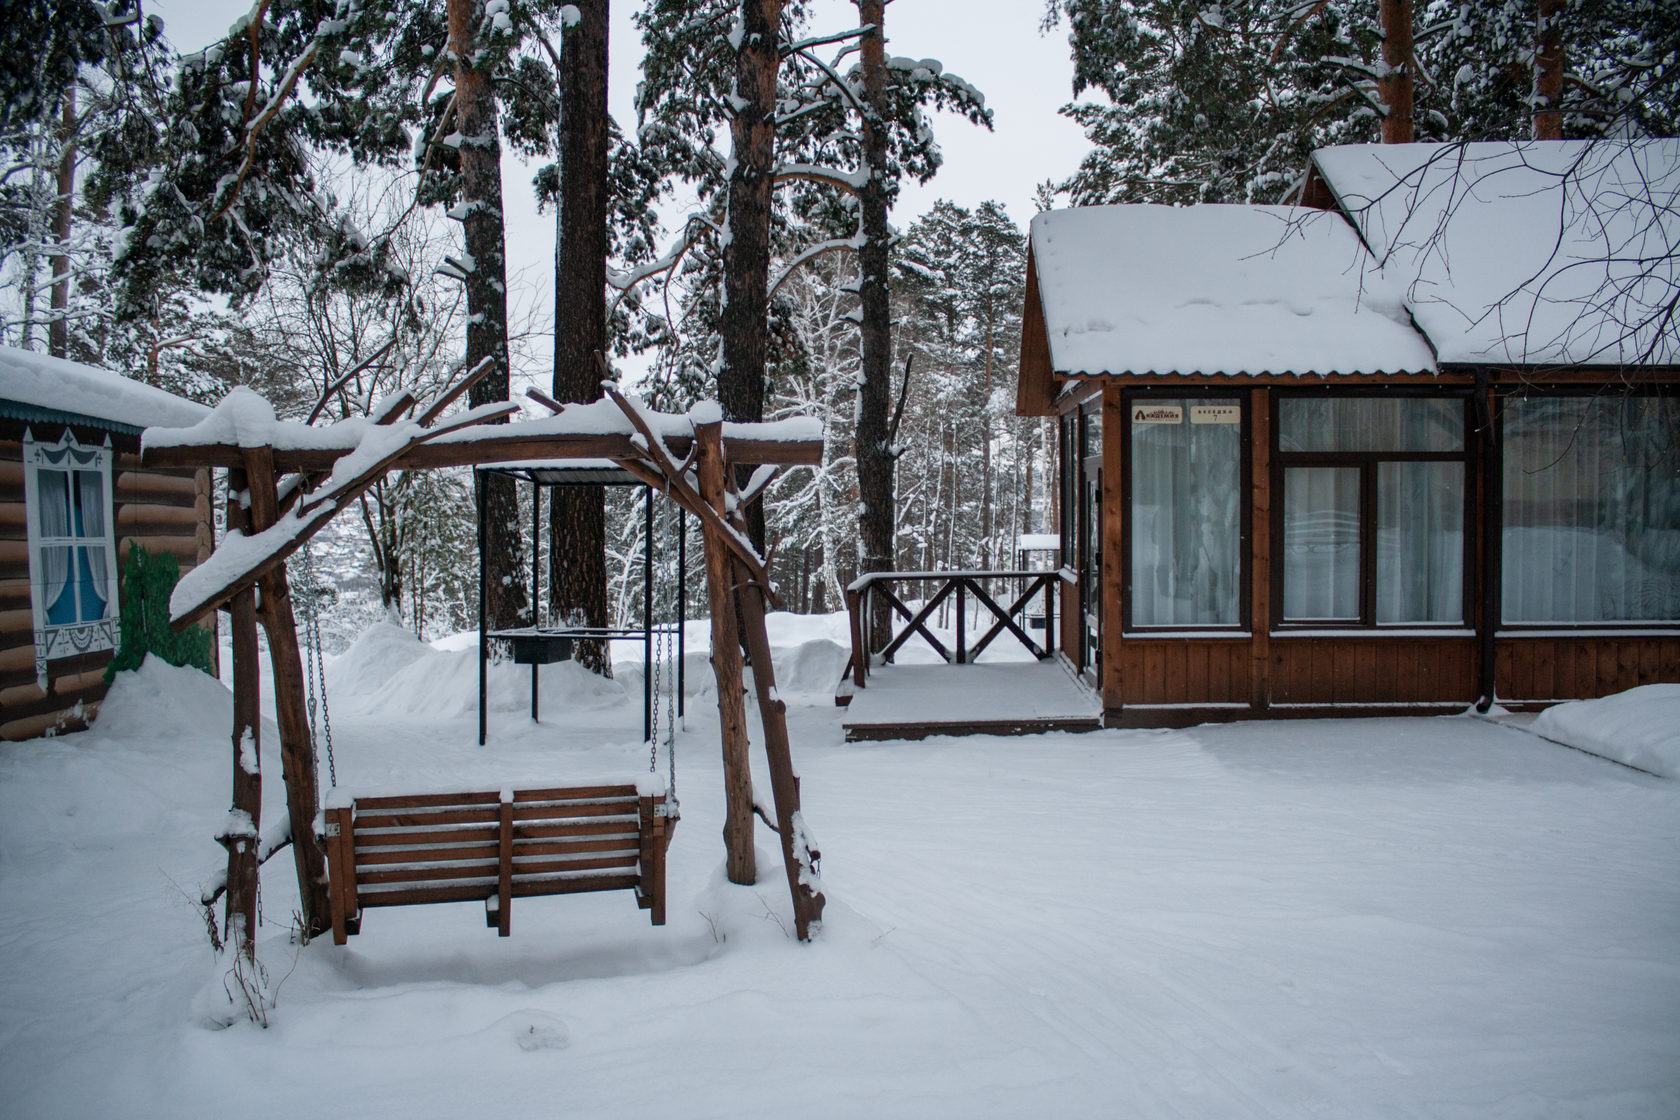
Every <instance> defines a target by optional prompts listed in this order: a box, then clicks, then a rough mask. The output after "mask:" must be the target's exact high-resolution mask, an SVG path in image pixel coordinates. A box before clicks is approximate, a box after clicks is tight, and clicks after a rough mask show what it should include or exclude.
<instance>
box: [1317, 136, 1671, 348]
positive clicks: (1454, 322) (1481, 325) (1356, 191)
mask: <svg viewBox="0 0 1680 1120" xmlns="http://www.w3.org/2000/svg"><path fill="white" fill-rule="evenodd" d="M1313 161H1314V163H1315V164H1316V165H1317V167H1318V171H1319V174H1320V175H1321V176H1322V177H1323V179H1324V180H1325V182H1326V183H1327V184H1328V185H1329V187H1330V189H1331V191H1332V192H1333V193H1334V194H1335V196H1336V199H1337V202H1338V203H1339V205H1340V206H1341V207H1342V209H1343V211H1344V212H1345V213H1346V214H1347V215H1348V217H1349V218H1351V219H1352V220H1353V221H1354V222H1355V223H1356V224H1357V225H1358V227H1359V229H1360V232H1361V234H1362V235H1363V236H1364V238H1365V240H1366V242H1367V244H1368V245H1369V246H1370V248H1371V251H1372V252H1373V253H1374V254H1375V255H1376V257H1377V258H1378V260H1379V263H1380V264H1381V266H1382V268H1383V270H1384V272H1385V274H1386V275H1388V276H1389V277H1391V278H1392V279H1393V280H1394V281H1395V282H1396V283H1398V284H1400V285H1402V286H1404V288H1405V295H1406V303H1407V306H1408V307H1409V308H1410V310H1411V312H1412V315H1413V317H1414V318H1415V319H1416V320H1417V324H1418V326H1419V327H1421V328H1422V329H1423V331H1424V333H1425V334H1426V335H1428V337H1429V340H1430V342H1431V343H1433V344H1434V346H1435V349H1436V353H1437V355H1438V357H1439V359H1440V360H1441V361H1442V362H1465V363H1482V362H1513V363H1520V364H1528V365H1533V364H1547V365H1551V364H1559V365H1564V364H1567V365H1624V364H1644V365H1668V364H1674V363H1676V362H1680V327H1677V326H1676V324H1675V323H1674V322H1673V320H1672V319H1670V318H1669V317H1668V314H1667V309H1668V308H1669V307H1670V306H1671V304H1672V301H1673V300H1674V299H1675V297H1676V296H1677V295H1680V275H1677V269H1676V258H1677V256H1680V211H1677V209H1676V205H1677V203H1680V140H1674V139H1668V140H1648V141H1608V140H1604V141H1586V140H1558V141H1531V142H1525V143H1482V144H1463V145H1458V144H1392V145H1380V144H1356V145H1348V146H1345V147H1337V148H1326V149H1322V150H1320V151H1319V152H1317V153H1315V155H1314V156H1313Z"/></svg>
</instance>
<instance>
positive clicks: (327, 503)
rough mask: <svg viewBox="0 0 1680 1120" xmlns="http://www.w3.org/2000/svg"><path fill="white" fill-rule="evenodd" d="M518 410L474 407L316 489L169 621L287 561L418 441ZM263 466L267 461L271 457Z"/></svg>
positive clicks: (176, 623)
mask: <svg viewBox="0 0 1680 1120" xmlns="http://www.w3.org/2000/svg"><path fill="white" fill-rule="evenodd" d="M517 409H518V406H517V405H514V404H512V403H506V402H504V403H502V404H499V405H491V406H485V407H481V408H478V409H474V410H473V411H471V412H468V413H465V414H464V415H462V416H461V417H460V418H458V419H457V420H455V421H454V422H452V423H449V424H445V425H443V426H441V427H437V428H426V429H419V430H417V431H416V432H415V433H414V435H413V436H412V437H411V438H410V439H409V441H408V442H407V443H406V444H404V445H403V447H401V448H399V449H398V450H396V451H393V452H392V453H391V454H389V455H386V456H384V457H382V458H381V459H379V461H378V462H375V463H373V464H371V465H369V466H368V467H367V468H366V469H364V470H363V471H362V472H361V473H359V474H357V475H356V476H355V477H353V478H350V479H347V480H345V481H344V482H343V483H341V484H338V485H331V484H329V485H327V486H323V487H322V488H320V489H319V490H316V491H314V492H313V493H312V494H310V495H309V498H308V500H307V501H305V502H304V504H303V505H302V506H301V507H300V508H299V509H298V510H297V511H295V512H294V513H292V514H290V515H289V516H288V518H285V519H281V520H280V521H278V522H277V523H275V524H274V525H273V526H272V527H271V528H269V529H267V530H265V532H266V533H274V534H277V537H276V539H275V541H274V547H272V548H267V549H264V550H262V552H260V553H258V554H254V555H253V556H252V558H251V559H250V560H249V561H248V562H247V563H245V564H244V565H243V566H242V567H240V568H239V569H238V570H237V571H236V572H235V573H234V574H232V575H231V576H229V577H227V578H226V579H224V580H223V581H222V582H221V583H219V584H216V585H214V586H212V587H210V588H207V589H205V590H204V591H202V592H199V593H197V594H194V595H192V596H191V597H190V599H189V600H188V601H187V602H185V603H182V604H181V605H180V606H179V607H176V605H175V604H174V603H173V602H171V604H170V607H171V610H170V619H169V624H170V625H171V626H172V627H174V628H175V629H176V630H184V629H186V628H187V627H188V626H191V625H192V624H193V623H195V622H197V621H198V620H199V619H201V618H203V617H204V616H205V615H207V614H209V613H210V612H211V611H213V610H215V609H216V608H217V607H219V606H220V605H221V604H222V603H224V602H226V601H227V600H228V599H230V598H232V597H233V596H234V595H236V594H237V593H239V592H240V591H242V590H244V589H245V588H247V587H250V586H252V585H253V584H255V583H256V582H257V581H258V580H259V579H261V578H262V577H263V576H265V575H267V574H268V573H269V572H272V571H274V570H275V569H276V568H278V567H279V566H280V565H282V564H284V563H285V562H286V560H287V559H288V558H289V557H290V556H291V555H292V554H293V553H294V552H296V551H297V550H298V549H300V548H302V547H303V543H304V542H305V541H307V540H308V539H309V538H310V537H312V536H314V535H315V534H316V533H317V532H319V531H320V529H321V527H322V526H324V525H325V524H326V523H327V522H329V521H331V520H332V519H333V516H334V515H335V514H337V513H338V511H339V510H341V509H343V508H344V507H345V506H346V505H348V504H349V503H351V502H353V501H355V500H356V499H357V498H358V497H360V496H361V495H362V493H363V492H364V491H366V490H367V489H368V488H369V487H371V486H372V485H373V484H374V483H375V482H377V481H378V480H379V479H381V478H384V477H385V475H386V473H387V472H388V471H391V470H393V469H395V468H394V467H393V466H392V464H393V463H394V462H396V461H397V460H398V459H400V458H401V457H402V456H403V454H404V453H406V452H407V451H408V450H410V449H411V448H413V447H414V446H416V445H417V444H422V443H424V442H425V441H426V440H430V439H435V438H437V437H438V436H440V435H443V434H444V433H446V432H453V431H458V430H460V429H462V428H467V427H471V426H473V425H475V424H482V423H485V422H486V421H489V420H493V419H495V418H497V417H500V416H506V415H508V414H509V413H511V412H514V411H517ZM264 450H265V451H266V450H267V449H266V448H265V449H264ZM250 455H251V449H249V448H247V449H245V450H244V452H243V453H242V456H241V460H240V461H241V464H242V465H243V464H246V463H248V462H249V461H250ZM263 458H264V459H265V460H266V459H267V458H268V456H267V455H264V456H263ZM264 465H265V466H268V464H267V463H266V462H265V464H264ZM268 493H269V494H270V495H272V494H273V493H274V488H273V486H272V484H270V486H269V487H268ZM260 535H262V534H259V536H260ZM249 539H255V538H249ZM187 578H188V579H191V578H192V574H191V573H189V574H188V576H187ZM176 590H177V593H178V592H179V591H180V590H181V585H177V587H176Z"/></svg>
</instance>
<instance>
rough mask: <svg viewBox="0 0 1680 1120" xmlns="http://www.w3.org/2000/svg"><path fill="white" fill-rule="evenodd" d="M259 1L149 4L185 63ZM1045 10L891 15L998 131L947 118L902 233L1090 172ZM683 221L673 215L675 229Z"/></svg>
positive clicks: (546, 234)
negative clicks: (938, 214) (982, 101)
mask: <svg viewBox="0 0 1680 1120" xmlns="http://www.w3.org/2000/svg"><path fill="white" fill-rule="evenodd" d="M249 6H250V5H249V3H248V2H247V0H232V2H228V0H144V7H145V11H146V12H147V13H148V14H155V15H158V16H161V17H162V18H163V20H164V24H165V34H166V35H167V36H168V38H169V40H170V41H171V42H172V43H174V44H175V46H176V47H177V48H178V49H180V50H182V51H193V50H198V49H200V48H202V47H204V46H207V45H208V44H209V43H211V42H213V41H215V40H217V39H219V38H221V37H222V36H224V35H226V34H227V29H228V27H229V25H230V24H232V23H233V21H234V20H235V19H236V18H238V17H239V16H240V15H243V14H244V13H245V12H246V11H248V10H249ZM639 6H640V5H639V4H638V3H631V2H626V0H616V2H615V3H613V5H612V10H613V26H612V41H611V46H610V48H609V49H610V52H611V60H610V64H609V79H610V85H611V90H610V101H611V109H612V112H613V115H614V116H615V117H617V118H618V121H619V123H620V124H621V125H624V126H625V127H627V128H633V127H634V123H635V111H634V109H633V107H632V101H633V98H634V95H635V88H636V82H637V80H638V79H639V77H640V73H639V69H640V68H639V61H640V58H641V55H642V43H641V38H640V36H639V35H638V34H637V32H636V29H635V27H633V26H632V25H631V22H630V16H631V13H632V12H633V11H635V10H636V9H637V8H638V7H639ZM814 6H815V19H814V21H813V27H814V28H816V29H817V30H819V31H827V30H838V29H840V28H842V27H845V26H848V25H852V24H854V23H855V21H856V19H857V16H856V9H855V8H854V7H853V6H852V5H851V4H850V3H848V2H847V0H815V4H814ZM1043 11H1044V6H1043V3H1042V0H895V2H894V3H892V4H891V5H890V6H889V7H888V9H887V38H888V42H887V51H888V53H889V54H896V55H908V56H910V57H913V58H936V59H938V60H939V61H940V62H941V63H943V64H944V66H945V68H946V69H947V70H949V71H951V72H953V73H956V74H960V75H961V76H962V77H964V78H966V79H967V80H968V81H969V82H971V83H972V84H974V85H975V86H977V87H978V88H979V89H980V90H981V91H982V92H983V93H984V94H985V95H986V104H987V106H988V107H989V108H990V109H991V110H992V113H993V116H994V118H995V124H994V127H993V130H992V131H990V132H988V131H986V130H985V129H982V128H977V127H975V126H974V125H971V124H969V123H968V122H967V121H965V120H962V119H961V118H959V117H955V116H951V115H948V114H940V115H939V116H938V117H937V118H936V120H935V124H934V130H935V135H936V136H937V137H938V140H939V146H940V148H941V150H942V151H943V152H944V155H945V164H944V166H943V167H942V168H941V169H940V171H939V174H938V175H937V176H935V177H934V179H933V180H932V181H931V182H930V183H928V184H926V185H925V186H923V185H918V184H915V183H909V184H906V186H905V189H904V191H903V193H902V194H901V196H900V199H899V203H898V206H897V208H896V209H895V210H894V212H893V215H892V220H893V223H894V224H895V225H897V226H899V227H900V228H903V227H906V226H908V225H909V224H910V223H911V222H913V221H914V220H915V218H916V217H917V216H918V215H920V214H922V213H924V212H925V211H926V210H927V209H928V208H929V207H930V206H932V205H933V203H934V201H935V200H937V199H940V198H949V199H951V200H953V201H955V202H957V203H960V204H961V205H964V206H971V207H972V206H975V205H977V204H978V203H981V202H984V201H986V200H987V199H995V200H997V201H998V202H1001V203H1003V204H1004V205H1005V206H1006V207H1007V208H1008V209H1009V212H1010V214H1011V215H1012V216H1013V217H1014V218H1015V220H1016V221H1017V222H1019V223H1020V224H1021V225H1022V226H1023V227H1024V226H1025V225H1026V223H1027V221H1028V220H1029V219H1030V218H1031V217H1032V213H1033V204H1032V199H1033V189H1034V187H1035V186H1036V185H1037V184H1039V183H1041V182H1043V181H1044V180H1046V179H1064V178H1066V177H1067V176H1068V175H1069V174H1070V173H1071V172H1072V171H1073V170H1074V168H1075V167H1076V166H1077V165H1078V163H1079V160H1080V157H1081V156H1082V155H1083V154H1084V152H1085V150H1086V148H1087V144H1086V141H1085V137H1084V134H1083V133H1082V132H1081V131H1080V130H1079V128H1078V126H1077V125H1075V124H1074V123H1073V122H1072V121H1070V120H1068V119H1067V118H1065V117H1062V116H1060V115H1059V114H1058V113H1057V111H1056V110H1057V109H1059V108H1060V107H1061V106H1062V105H1064V104H1066V103H1067V102H1068V101H1070V100H1072V96H1073V89H1072V76H1073V64H1072V62H1071V61H1070V59H1069V57H1068V46H1067V33H1066V31H1065V28H1059V29H1057V30H1055V31H1052V32H1051V33H1049V34H1048V35H1041V34H1039V30H1038V24H1039V20H1040V19H1041V18H1042V15H1043ZM533 172H534V168H532V167H525V166H522V165H520V164H519V162H518V161H517V160H515V159H513V158H511V157H508V158H506V162H505V164H504V170H503V181H504V205H505V207H506V211H507V213H506V217H507V247H508V268H509V271H510V273H514V274H517V273H520V272H521V271H523V273H524V275H523V277H522V279H523V281H524V282H525V283H528V284H531V285H533V286H536V287H537V288H538V289H539V292H538V293H537V294H536V298H537V300H538V301H539V305H541V306H547V305H548V304H550V303H552V300H553V272H554V220H553V214H552V212H550V213H549V214H546V215H539V214H538V213H537V209H536V203H535V202H534V200H533V199H532V196H531V191H530V181H531V176H532V174H533ZM679 217H680V214H677V213H669V214H667V215H666V219H667V224H675V219H677V218H679Z"/></svg>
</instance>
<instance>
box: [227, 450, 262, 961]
mask: <svg viewBox="0 0 1680 1120" xmlns="http://www.w3.org/2000/svg"><path fill="white" fill-rule="evenodd" d="M245 486H246V482H245V472H244V471H241V470H234V471H230V472H229V475H228V512H227V524H228V528H230V529H244V528H246V527H247V526H249V524H250V517H249V514H248V513H247V512H246V510H245V509H244V507H243V506H241V505H240V502H239V497H238V495H239V492H240V491H241V490H243V489H245ZM229 609H230V611H231V614H232V619H231V621H230V622H229V624H228V629H229V631H230V632H231V635H232V638H233V810H232V812H231V813H230V814H229V819H228V827H227V828H226V829H224V830H223V833H222V835H221V836H220V837H218V839H219V840H220V841H221V843H222V846H223V847H225V848H226V849H227V854H228V864H227V898H226V899H225V904H226V911H225V917H224V919H223V923H222V928H223V930H224V931H225V933H224V936H225V937H226V939H227V941H229V942H233V943H236V944H237V951H238V952H239V953H242V954H244V956H245V959H246V960H247V961H254V960H255V959H256V944H257V875H258V870H257V867H258V860H257V849H258V847H259V846H260V844H261V837H262V764H261V755H260V754H259V747H260V745H261V742H262V700H261V685H260V682H259V680H258V673H259V672H261V670H260V669H259V668H258V667H257V606H256V597H255V596H254V595H253V594H252V593H251V592H250V591H243V592H240V593H239V594H238V595H236V596H235V597H234V598H233V601H232V603H231V604H230V605H229ZM242 813H243V814H244V816H243V817H241V815H240V814H242ZM247 821H248V822H249V823H248V824H247Z"/></svg>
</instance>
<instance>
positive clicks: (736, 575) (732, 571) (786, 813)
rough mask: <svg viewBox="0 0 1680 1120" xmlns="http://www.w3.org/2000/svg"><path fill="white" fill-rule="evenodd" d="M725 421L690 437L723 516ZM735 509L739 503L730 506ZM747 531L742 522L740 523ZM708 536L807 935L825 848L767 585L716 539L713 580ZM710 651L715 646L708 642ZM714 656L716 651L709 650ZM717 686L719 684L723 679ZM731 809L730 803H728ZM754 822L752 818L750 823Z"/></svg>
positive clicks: (716, 610) (814, 917)
mask: <svg viewBox="0 0 1680 1120" xmlns="http://www.w3.org/2000/svg"><path fill="white" fill-rule="evenodd" d="M722 437H723V425H722V424H721V423H711V424H696V425H695V426H694V441H695V445H696V447H697V452H696V456H697V462H698V463H699V464H700V493H701V495H702V496H703V497H704V498H705V500H706V501H707V502H708V503H710V505H711V506H712V508H713V509H715V510H717V511H718V512H719V513H721V514H724V515H725V516H726V517H727V516H728V510H729V509H730V506H731V503H730V502H729V500H728V499H729V497H731V496H732V495H731V494H730V492H729V472H728V471H727V470H726V469H725V463H724V454H723V438H722ZM735 508H736V509H739V503H736V504H735ZM740 528H741V531H742V532H743V533H744V532H745V527H744V526H741V527H740ZM717 532H718V531H717V530H715V529H708V533H707V542H706V545H707V549H706V551H707V557H708V565H707V569H706V571H707V576H708V583H709V584H710V585H711V587H712V588H713V602H712V615H713V618H714V622H713V634H714V640H715V635H716V633H717V631H716V625H717V623H716V621H715V620H716V619H717V618H718V617H723V618H728V619H730V620H731V622H732V623H733V622H734V621H735V620H736V618H738V619H739V622H740V631H739V636H740V640H741V642H742V644H744V645H745V646H746V650H747V656H749V657H750V658H752V667H753V690H754V691H755V692H756V693H757V695H758V714H759V719H760V720H762V722H763V726H764V753H765V754H766V756H768V759H769V762H770V790H771V793H772V794H774V796H775V799H776V830H777V831H778V832H779V833H780V834H781V841H782V864H783V866H784V867H785V868H786V870H787V879H788V891H789V893H790V894H791V895H792V897H793V924H794V931H795V932H796V933H797V934H798V936H799V940H801V941H809V940H810V939H811V924H812V923H813V922H816V921H820V920H821V919H822V911H823V902H824V899H823V895H822V892H821V891H819V890H818V889H817V887H818V886H819V885H820V880H818V878H817V861H818V859H820V858H821V855H822V853H821V852H819V851H817V850H816V848H815V847H814V846H813V845H812V843H811V841H810V834H809V832H808V831H807V830H806V828H805V821H804V817H803V816H802V815H801V814H800V811H799V776H798V775H797V774H795V773H794V769H793V751H792V748H791V746H790V744H789V741H788V729H787V708H786V706H785V705H783V703H782V701H781V698H780V697H779V696H777V695H776V667H775V665H774V664H773V663H772V661H771V658H770V635H769V632H768V630H767V629H766V628H765V624H764V613H765V607H764V603H765V598H766V596H767V595H768V593H769V588H766V587H763V586H761V585H760V584H759V583H758V582H757V581H756V580H754V578H753V577H752V575H751V574H750V573H749V572H748V571H747V569H746V566H745V565H744V564H742V563H741V562H740V561H739V560H737V559H735V558H734V557H733V556H730V555H728V554H726V553H724V551H723V549H724V545H723V542H722V541H721V540H719V541H717V543H716V545H715V548H716V551H717V552H718V553H719V555H720V557H721V559H722V560H723V561H724V564H725V578H724V580H722V581H712V580H711V579H710V576H711V573H712V568H711V565H710V562H709V561H710V556H711V554H712V551H713V549H714V545H713V542H712V539H711V538H712V536H714V535H717ZM718 591H723V592H724V594H725V597H726V602H725V603H724V604H722V605H721V607H720V605H719V604H718V602H717V598H718V595H717V592H718ZM713 649H714V651H715V650H716V647H715V646H714V647H713ZM714 655H715V654H714ZM718 688H719V690H720V691H721V690H722V688H723V680H722V678H721V676H720V678H719V681H718ZM732 808H733V806H732ZM748 824H749V825H750V824H751V821H750V820H749V821H748Z"/></svg>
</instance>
